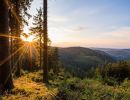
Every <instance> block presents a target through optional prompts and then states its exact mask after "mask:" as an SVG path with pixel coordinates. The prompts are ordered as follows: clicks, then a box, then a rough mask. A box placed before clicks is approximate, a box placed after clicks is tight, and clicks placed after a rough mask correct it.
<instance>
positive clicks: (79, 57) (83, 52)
mask: <svg viewBox="0 0 130 100" xmlns="http://www.w3.org/2000/svg"><path fill="white" fill-rule="evenodd" d="M59 57H60V61H61V62H62V63H63V64H64V65H65V66H78V67H87V66H97V65H101V64H105V63H107V62H114V59H113V58H112V57H111V56H110V55H109V54H107V53H105V52H104V51H100V50H92V49H89V48H83V47H68V48H59Z"/></svg>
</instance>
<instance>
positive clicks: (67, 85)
mask: <svg viewBox="0 0 130 100" xmlns="http://www.w3.org/2000/svg"><path fill="white" fill-rule="evenodd" d="M50 78H51V79H50V81H49V83H50V84H49V85H48V86H46V85H45V84H43V83H42V72H40V71H38V72H33V73H26V74H24V75H23V76H22V77H20V78H17V79H15V80H14V84H15V88H14V89H13V90H12V91H10V92H7V93H5V94H4V95H3V97H2V100H130V81H129V80H127V79H126V80H125V81H124V82H123V83H122V84H121V85H114V86H109V85H107V84H104V83H103V82H102V81H101V80H99V79H83V80H82V79H79V78H77V77H72V76H69V77H68V76H67V74H65V73H63V71H62V72H61V73H60V74H59V75H58V76H55V75H53V74H52V75H51V74H50Z"/></svg>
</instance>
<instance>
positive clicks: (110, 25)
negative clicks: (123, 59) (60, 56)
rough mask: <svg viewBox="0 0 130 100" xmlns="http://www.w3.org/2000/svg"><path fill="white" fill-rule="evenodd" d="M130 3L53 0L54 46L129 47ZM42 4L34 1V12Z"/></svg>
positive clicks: (51, 26)
mask: <svg viewBox="0 0 130 100" xmlns="http://www.w3.org/2000/svg"><path fill="white" fill-rule="evenodd" d="M129 4H130V0H125V2H124V0H82V2H81V0H49V5H48V6H49V8H48V12H49V15H48V18H49V20H48V24H49V37H50V38H51V40H52V45H53V46H58V47H70V46H83V47H102V48H129V47H130V46H129V44H130V39H129V37H130V20H129V19H130V11H129V9H130V6H129ZM41 5H42V1H41V0H34V2H33V3H32V7H31V9H30V13H31V14H35V13H36V8H38V7H39V6H41ZM30 24H31V20H30Z"/></svg>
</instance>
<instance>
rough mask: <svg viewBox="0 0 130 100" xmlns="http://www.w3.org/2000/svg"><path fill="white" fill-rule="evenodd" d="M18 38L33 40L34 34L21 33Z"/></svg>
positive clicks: (27, 40) (26, 40)
mask: <svg viewBox="0 0 130 100" xmlns="http://www.w3.org/2000/svg"><path fill="white" fill-rule="evenodd" d="M20 38H21V39H22V40H23V41H25V42H33V41H34V40H35V36H34V35H29V34H25V33H24V34H22V35H21V36H20Z"/></svg>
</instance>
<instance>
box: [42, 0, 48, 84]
mask: <svg viewBox="0 0 130 100" xmlns="http://www.w3.org/2000/svg"><path fill="white" fill-rule="evenodd" d="M43 19H44V21H43V35H44V45H43V47H44V50H43V57H44V66H43V82H46V83H48V68H47V59H48V47H47V40H48V34H47V0H44V2H43Z"/></svg>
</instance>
